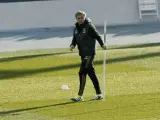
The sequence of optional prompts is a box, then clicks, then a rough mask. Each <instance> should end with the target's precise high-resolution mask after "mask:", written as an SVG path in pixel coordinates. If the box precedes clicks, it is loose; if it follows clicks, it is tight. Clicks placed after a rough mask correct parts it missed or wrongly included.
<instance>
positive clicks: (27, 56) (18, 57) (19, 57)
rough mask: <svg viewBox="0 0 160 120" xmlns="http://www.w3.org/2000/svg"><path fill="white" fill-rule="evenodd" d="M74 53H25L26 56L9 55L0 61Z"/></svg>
mask: <svg viewBox="0 0 160 120" xmlns="http://www.w3.org/2000/svg"><path fill="white" fill-rule="evenodd" d="M69 53H70V54H72V53H75V52H61V53H49V54H37V55H25V56H16V57H7V58H0V62H10V61H14V60H24V59H31V58H38V57H47V56H54V55H63V54H69Z"/></svg>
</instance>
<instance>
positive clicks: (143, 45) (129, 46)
mask: <svg viewBox="0 0 160 120" xmlns="http://www.w3.org/2000/svg"><path fill="white" fill-rule="evenodd" d="M158 46H160V43H147V44H138V45H126V46H120V47H118V46H115V47H111V48H109V49H126V48H145V47H158Z"/></svg>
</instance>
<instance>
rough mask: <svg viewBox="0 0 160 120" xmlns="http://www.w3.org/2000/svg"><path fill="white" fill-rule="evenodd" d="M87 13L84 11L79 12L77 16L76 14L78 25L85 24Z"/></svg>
mask: <svg viewBox="0 0 160 120" xmlns="http://www.w3.org/2000/svg"><path fill="white" fill-rule="evenodd" d="M86 16H87V15H86V13H85V12H84V11H78V12H77V13H76V14H75V17H76V20H77V22H78V24H83V23H84V21H85V19H86Z"/></svg>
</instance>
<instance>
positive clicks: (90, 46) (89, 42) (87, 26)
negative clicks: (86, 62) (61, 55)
mask: <svg viewBox="0 0 160 120" xmlns="http://www.w3.org/2000/svg"><path fill="white" fill-rule="evenodd" d="M96 40H97V41H98V42H99V44H100V45H101V46H103V45H104V43H103V40H102V38H101V36H100V34H99V33H98V31H97V30H96V28H95V27H94V25H93V24H92V23H91V20H90V19H89V18H86V20H85V22H84V24H82V25H79V24H78V23H76V24H75V28H74V32H73V39H72V43H71V45H73V46H74V47H75V46H76V45H77V46H78V50H79V55H80V56H91V55H95V54H96V52H95V51H96V50H95V47H96Z"/></svg>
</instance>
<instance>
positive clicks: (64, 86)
mask: <svg viewBox="0 0 160 120" xmlns="http://www.w3.org/2000/svg"><path fill="white" fill-rule="evenodd" d="M61 89H62V90H69V87H68V86H67V85H62V87H61Z"/></svg>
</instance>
